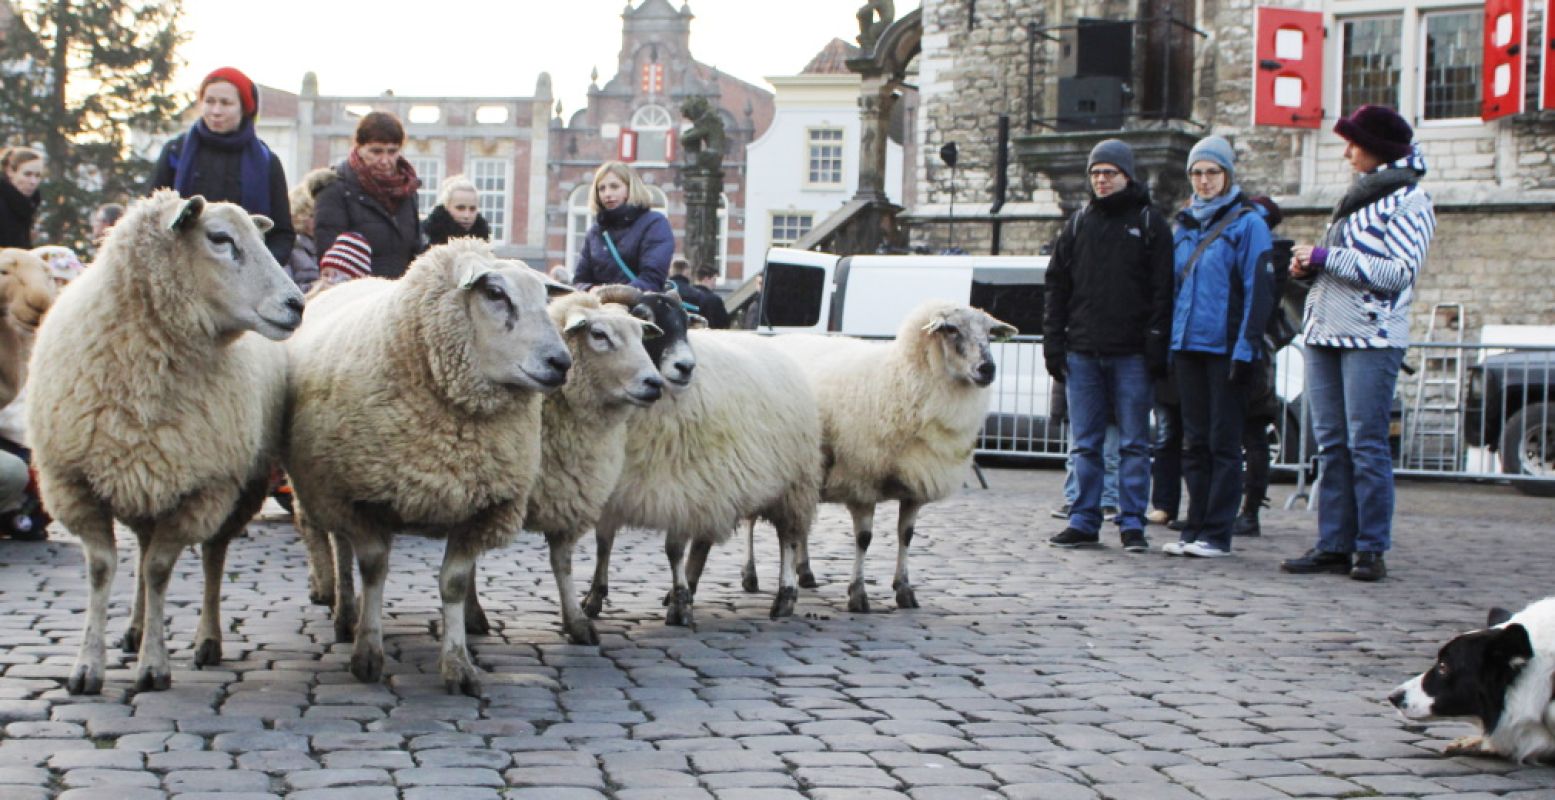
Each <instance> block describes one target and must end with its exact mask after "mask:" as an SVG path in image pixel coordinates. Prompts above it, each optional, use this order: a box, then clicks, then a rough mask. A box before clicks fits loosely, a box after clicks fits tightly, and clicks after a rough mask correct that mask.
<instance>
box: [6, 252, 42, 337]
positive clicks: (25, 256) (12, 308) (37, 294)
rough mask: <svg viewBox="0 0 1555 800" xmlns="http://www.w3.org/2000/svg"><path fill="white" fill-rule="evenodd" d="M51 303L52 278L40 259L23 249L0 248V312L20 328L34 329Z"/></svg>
mask: <svg viewBox="0 0 1555 800" xmlns="http://www.w3.org/2000/svg"><path fill="white" fill-rule="evenodd" d="M53 304H54V280H53V279H52V278H50V277H49V270H48V267H47V266H46V265H45V264H44V263H43V259H41V258H38V257H37V256H35V255H33V254H32V253H29V252H27V251H26V250H19V249H12V248H5V249H0V315H3V316H6V317H9V318H10V320H11V321H12V322H14V323H15V324H16V326H17V327H18V328H20V329H22V330H23V331H29V332H30V331H36V330H37V329H38V323H39V322H42V321H43V314H44V312H46V311H48V310H49V306H51V305H53Z"/></svg>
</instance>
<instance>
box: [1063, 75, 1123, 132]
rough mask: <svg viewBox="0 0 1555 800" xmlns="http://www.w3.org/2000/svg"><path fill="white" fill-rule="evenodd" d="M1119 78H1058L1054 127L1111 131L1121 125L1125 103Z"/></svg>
mask: <svg viewBox="0 0 1555 800" xmlns="http://www.w3.org/2000/svg"><path fill="white" fill-rule="evenodd" d="M1124 86H1125V84H1124V82H1123V79H1122V78H1110V77H1104V78H1096V77H1089V78H1059V79H1058V130H1060V131H1112V130H1117V129H1119V128H1121V127H1123V110H1124V106H1125V105H1126V104H1127V99H1128V98H1127V93H1126V92H1125V91H1124Z"/></svg>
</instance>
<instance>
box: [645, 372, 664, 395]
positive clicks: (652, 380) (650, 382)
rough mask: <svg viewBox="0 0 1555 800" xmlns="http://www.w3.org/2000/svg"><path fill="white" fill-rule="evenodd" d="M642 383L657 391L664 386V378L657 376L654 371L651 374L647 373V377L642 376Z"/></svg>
mask: <svg viewBox="0 0 1555 800" xmlns="http://www.w3.org/2000/svg"><path fill="white" fill-rule="evenodd" d="M643 384H645V385H646V386H647V387H648V388H650V389H652V390H654V391H655V392H657V391H659V390H661V389H663V388H664V379H663V378H661V377H659V376H658V374H657V373H655V374H653V375H649V376H648V377H646V378H644V379H643Z"/></svg>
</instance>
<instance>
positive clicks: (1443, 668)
mask: <svg viewBox="0 0 1555 800" xmlns="http://www.w3.org/2000/svg"><path fill="white" fill-rule="evenodd" d="M1448 672H1451V670H1450V669H1448V667H1447V662H1445V661H1438V662H1436V674H1437V675H1441V676H1443V677H1446V675H1447V673H1448Z"/></svg>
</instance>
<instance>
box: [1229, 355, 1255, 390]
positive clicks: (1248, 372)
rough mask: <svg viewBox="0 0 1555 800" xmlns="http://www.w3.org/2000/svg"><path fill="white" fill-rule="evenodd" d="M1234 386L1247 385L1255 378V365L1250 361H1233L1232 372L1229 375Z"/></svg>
mask: <svg viewBox="0 0 1555 800" xmlns="http://www.w3.org/2000/svg"><path fill="white" fill-rule="evenodd" d="M1227 377H1228V379H1229V380H1230V381H1231V385H1232V386H1246V385H1247V384H1248V383H1249V382H1251V381H1252V379H1253V365H1252V363H1251V362H1248V361H1232V362H1231V374H1230V375H1228V376H1227Z"/></svg>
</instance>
